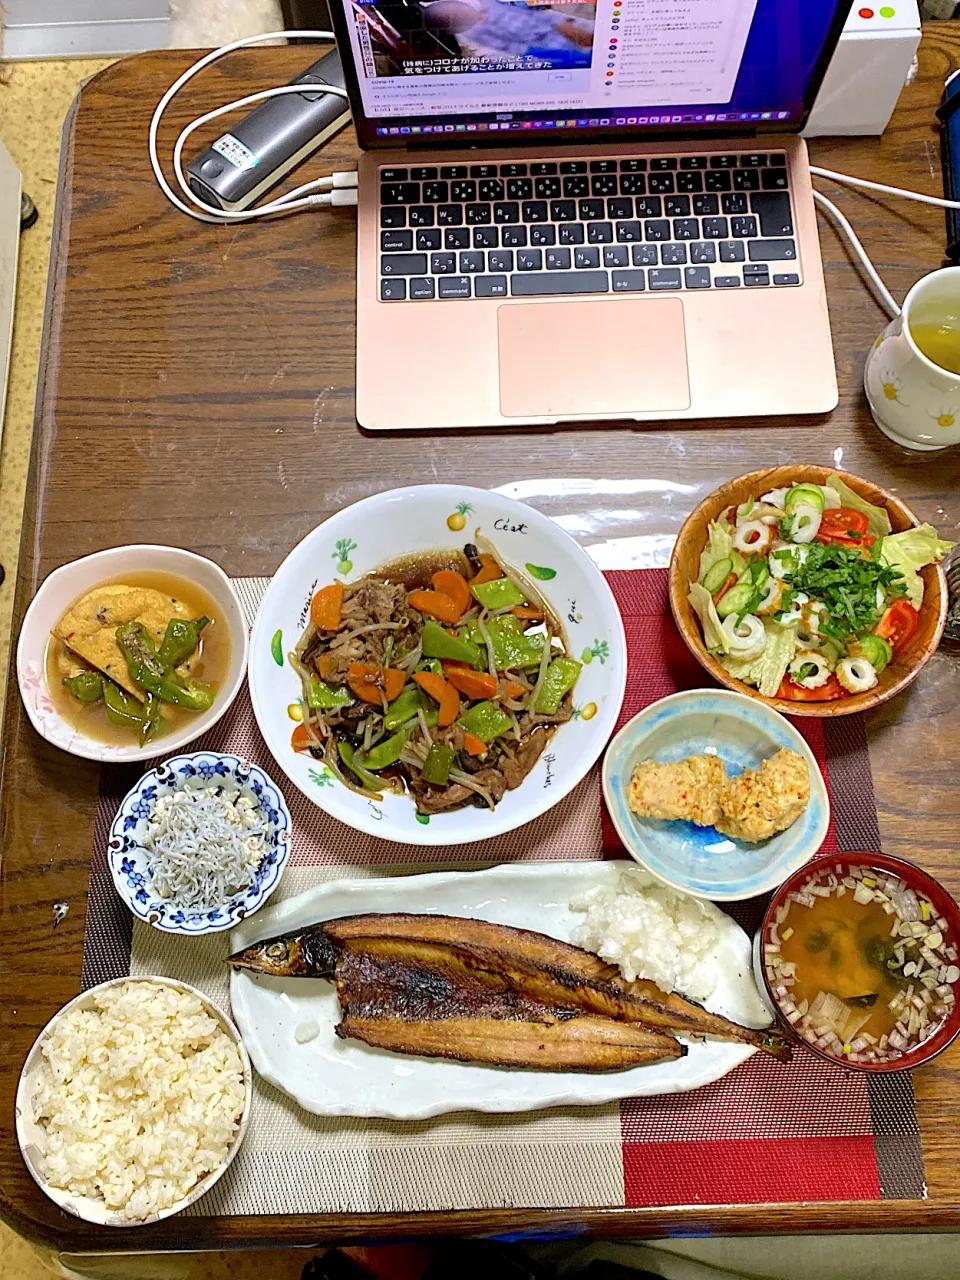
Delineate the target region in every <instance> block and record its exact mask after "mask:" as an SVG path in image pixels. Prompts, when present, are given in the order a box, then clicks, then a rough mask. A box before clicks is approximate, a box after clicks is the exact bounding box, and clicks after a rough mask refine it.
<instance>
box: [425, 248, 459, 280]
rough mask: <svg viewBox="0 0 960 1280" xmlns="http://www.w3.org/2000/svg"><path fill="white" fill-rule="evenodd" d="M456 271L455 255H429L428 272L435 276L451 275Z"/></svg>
mask: <svg viewBox="0 0 960 1280" xmlns="http://www.w3.org/2000/svg"><path fill="white" fill-rule="evenodd" d="M456 269H457V255H456V254H455V253H431V255H430V270H431V272H432V273H433V274H434V275H435V276H445V275H452V274H453V273H454V271H456Z"/></svg>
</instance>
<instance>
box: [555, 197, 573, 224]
mask: <svg viewBox="0 0 960 1280" xmlns="http://www.w3.org/2000/svg"><path fill="white" fill-rule="evenodd" d="M550 217H551V218H552V219H553V220H554V222H576V220H577V205H576V202H575V201H574V200H551V201H550Z"/></svg>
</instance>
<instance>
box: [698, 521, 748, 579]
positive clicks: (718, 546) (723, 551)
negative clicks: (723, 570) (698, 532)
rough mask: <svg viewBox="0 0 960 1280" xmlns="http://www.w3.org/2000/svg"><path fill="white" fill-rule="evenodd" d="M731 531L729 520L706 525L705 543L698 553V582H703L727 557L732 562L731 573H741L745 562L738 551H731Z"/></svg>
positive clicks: (731, 526) (711, 522)
mask: <svg viewBox="0 0 960 1280" xmlns="http://www.w3.org/2000/svg"><path fill="white" fill-rule="evenodd" d="M733 530H734V527H733V525H732V524H731V523H730V521H729V520H711V521H710V523H709V524H708V525H707V543H706V546H705V547H704V548H703V550H702V551H701V552H700V572H699V574H698V575H697V581H698V582H702V581H703V580H704V578H705V577H706V576H707V574H708V573H709V572H710V570H711V569H712V568H713V566H714V565H715V564H717V563H718V562H719V561H720V560H726V559H727V558H728V557H729V558H730V559H731V560H732V561H733V572H734V573H737V574H739V573H742V572H743V569H744V566H745V565H746V561H745V560H744V558H743V556H742V555H741V554H740V552H739V551H734V549H733Z"/></svg>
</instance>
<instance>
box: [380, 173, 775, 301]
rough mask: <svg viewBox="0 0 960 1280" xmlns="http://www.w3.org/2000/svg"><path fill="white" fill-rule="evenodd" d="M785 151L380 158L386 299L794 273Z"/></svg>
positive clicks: (649, 287) (771, 282)
mask: <svg viewBox="0 0 960 1280" xmlns="http://www.w3.org/2000/svg"><path fill="white" fill-rule="evenodd" d="M793 236H794V231H793V215H792V212H791V207H790V193H789V190H788V184H787V167H786V157H785V156H784V155H782V154H776V153H773V154H764V153H750V154H745V155H711V156H680V157H675V156H656V157H653V158H649V159H628V160H617V159H612V160H589V161H587V160H561V161H550V160H544V161H535V162H532V163H525V164H504V163H500V164H469V165H466V164H456V165H427V166H422V165H421V166H414V167H412V168H383V169H381V170H380V283H379V296H380V299H381V301H383V302H405V301H418V300H421V301H426V300H434V299H442V298H456V299H464V298H506V297H515V298H529V297H537V296H539V297H543V296H548V295H551V296H552V295H563V294H597V293H638V292H644V291H646V292H655V293H668V292H676V291H678V290H679V291H683V290H691V289H739V288H776V287H779V286H784V285H797V284H799V283H800V273H799V267H798V264H797V246H796V241H795V240H794V238H793Z"/></svg>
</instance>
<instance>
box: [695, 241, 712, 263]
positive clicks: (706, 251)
mask: <svg viewBox="0 0 960 1280" xmlns="http://www.w3.org/2000/svg"><path fill="white" fill-rule="evenodd" d="M716 260H717V246H716V245H715V244H713V243H712V241H707V242H706V243H704V242H701V243H699V244H692V245H691V246H690V261H691V262H693V263H701V262H716Z"/></svg>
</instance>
